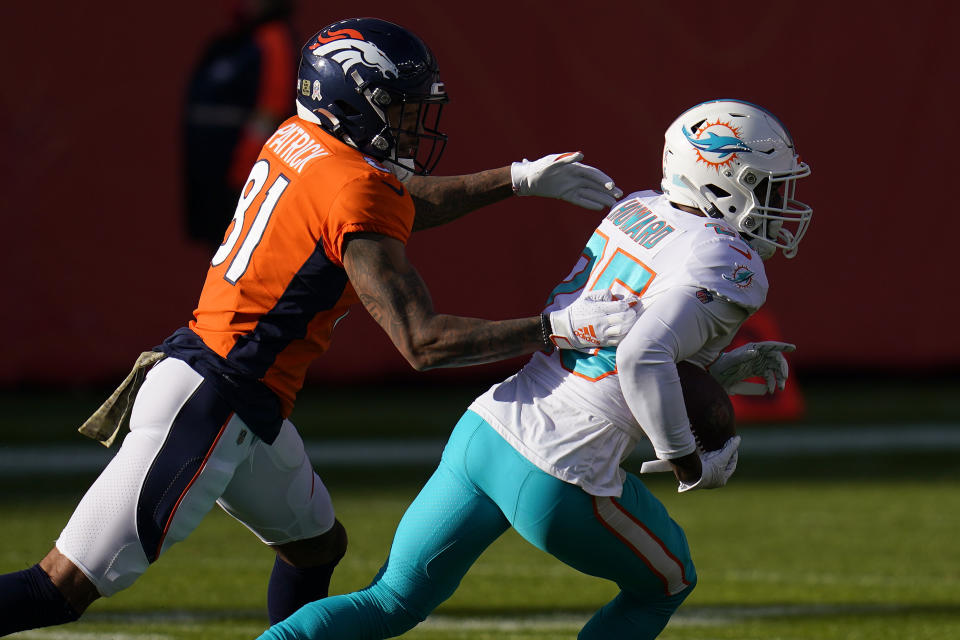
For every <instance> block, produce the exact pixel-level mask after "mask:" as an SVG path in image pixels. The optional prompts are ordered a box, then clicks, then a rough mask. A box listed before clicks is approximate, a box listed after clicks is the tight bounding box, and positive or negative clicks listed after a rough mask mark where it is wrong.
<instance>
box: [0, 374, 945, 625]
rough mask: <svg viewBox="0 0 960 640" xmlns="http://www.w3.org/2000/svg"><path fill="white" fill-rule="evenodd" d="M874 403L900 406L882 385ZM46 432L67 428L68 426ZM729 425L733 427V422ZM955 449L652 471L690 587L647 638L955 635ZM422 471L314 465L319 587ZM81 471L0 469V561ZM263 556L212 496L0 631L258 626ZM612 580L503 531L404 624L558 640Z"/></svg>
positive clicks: (355, 565)
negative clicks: (186, 527) (729, 471)
mask: <svg viewBox="0 0 960 640" xmlns="http://www.w3.org/2000/svg"><path fill="white" fill-rule="evenodd" d="M470 393H472V391H471V392H470ZM449 397H450V401H449V402H446V401H445V402H443V403H440V404H434V405H430V404H429V401H428V400H427V398H428V396H418V397H410V395H409V394H408V393H405V395H404V400H402V401H401V400H400V399H399V398H397V399H396V403H395V404H394V405H393V406H395V407H397V408H398V415H400V416H401V419H405V418H403V416H408V413H409V416H408V417H409V419H411V420H413V419H414V416H415V415H416V413H417V412H420V413H422V412H423V407H424V406H435V407H436V410H435V411H433V412H431V413H430V415H429V416H428V417H426V418H425V419H424V420H423V421H422V424H426V425H428V426H427V427H422V429H423V431H422V432H421V433H419V435H428V434H431V433H432V434H436V433H439V432H442V429H443V428H444V425H446V426H447V427H448V426H449V425H450V424H452V422H451V421H450V420H451V416H452V418H453V419H455V417H456V415H457V414H458V413H459V411H460V410H461V409H462V408H463V406H464V404H465V403H464V402H463V401H462V399H461V398H459V397H456V394H450V396H449ZM5 400H6V401H7V402H5V404H6V408H9V409H10V411H9V412H7V415H8V416H9V415H11V412H12V413H15V412H16V409H15V407H14V404H15V403H14V402H13V401H12V400H11V399H10V398H6V399H5ZM74 400H76V399H74ZM76 401H77V402H80V403H83V402H88V401H87V400H76ZM418 402H419V404H418ZM830 402H831V400H830V399H829V398H827V399H825V398H824V397H818V398H817V399H815V400H814V399H812V398H811V407H814V406H817V407H819V406H823V411H824V413H825V414H828V413H829V407H828V405H829V404H830ZM878 402H879V403H880V404H885V405H889V406H894V405H896V406H897V407H901V408H902V404H900V403H896V402H895V401H894V400H891V399H890V398H889V397H883V398H880V400H878ZM902 402H912V403H913V406H914V407H923V408H924V410H926V411H930V410H931V407H934V409H933V410H934V411H937V412H940V411H943V410H946V411H955V410H954V409H951V407H952V406H953V405H952V404H950V403H948V402H946V401H943V400H942V399H941V400H938V401H932V400H930V399H928V398H926V397H924V399H923V400H922V401H918V399H917V398H916V397H912V398H906V399H901V403H902ZM923 403H926V404H923ZM69 404H70V401H68V400H65V401H64V402H62V403H59V404H58V405H57V406H58V407H59V408H53V406H52V405H51V408H52V415H51V416H50V417H49V421H45V420H42V419H41V420H36V416H34V418H35V423H37V424H39V425H40V426H38V427H37V430H36V431H34V432H33V434H34V438H31V439H30V440H34V441H35V440H36V436H37V434H47V435H52V434H54V433H55V434H58V437H57V438H55V439H58V438H59V434H62V433H64V432H66V433H69V431H70V429H72V428H74V424H73V423H76V422H77V420H76V419H75V418H74V419H73V420H72V423H71V424H70V425H69V426H68V427H67V428H66V429H64V427H62V426H59V427H57V426H55V425H56V424H57V423H58V421H62V420H63V419H64V418H63V416H62V415H60V412H62V411H65V409H63V405H69ZM305 404H306V406H307V407H309V406H310V404H311V403H310V402H307V403H305ZM384 404H385V405H388V404H389V403H387V402H385V403H384ZM317 405H318V407H320V406H322V405H323V403H320V402H318V403H317ZM937 407H939V408H937ZM874 410H877V409H874ZM318 411H319V414H318V415H317V416H313V414H311V413H310V409H309V408H308V409H306V410H304V411H302V413H301V415H300V416H298V417H297V420H298V422H299V423H300V424H301V425H304V424H306V423H310V424H312V422H313V420H314V418H317V419H319V415H320V414H322V415H323V419H324V420H325V421H328V423H329V422H338V423H339V422H341V421H342V420H344V419H346V417H347V416H349V415H350V414H349V413H348V412H347V411H346V410H345V409H339V408H338V409H329V410H324V411H320V410H319V408H318ZM870 411H871V410H870V409H869V408H867V413H869V412H870ZM836 412H837V413H838V414H840V415H846V414H847V413H849V414H850V415H852V416H854V417H855V416H856V411H855V410H853V409H851V408H850V407H849V406H846V405H845V406H843V407H836ZM845 412H846V413H845ZM361 413H363V412H361ZM909 415H910V416H912V417H914V418H916V417H918V416H919V418H920V419H921V420H924V419H931V420H934V421H945V422H953V423H954V424H960V420H956V421H954V418H955V416H953V415H946V416H943V415H941V414H939V413H938V414H937V415H935V416H933V417H931V416H929V415H926V414H924V411H923V410H920V409H917V410H914V411H913V412H912V413H910V414H909ZM371 416H372V414H371ZM83 417H84V416H80V420H82V418H83ZM354 417H356V416H354ZM884 417H885V418H887V420H886V422H888V423H889V422H890V421H891V420H894V421H895V420H897V419H898V417H897V416H891V415H890V413H889V409H888V411H887V413H885V414H884ZM371 419H372V417H371ZM381 422H382V421H381ZM304 430H305V431H309V427H305V429H304ZM349 431H350V430H349V429H346V430H345V431H344V433H349ZM354 435H355V434H354ZM380 435H382V434H380ZM41 437H44V436H41ZM63 437H64V438H66V440H68V441H69V440H73V441H74V442H78V441H77V440H74V439H73V436H69V435H68V436H63ZM744 437H745V438H747V437H749V430H745V433H744ZM23 441H26V440H23ZM90 446H96V445H93V444H91V445H90ZM956 455H957V451H939V452H938V451H932V452H919V453H918V452H912V453H901V452H884V453H873V454H869V455H862V456H860V455H847V454H845V455H842V456H818V457H813V456H809V455H807V456H792V455H791V452H790V451H784V452H783V455H782V456H775V457H770V456H766V457H763V458H759V459H744V458H741V464H740V467H739V469H738V471H737V474H736V475H735V476H734V479H733V482H732V483H731V484H730V485H729V486H728V487H726V488H725V489H722V490H719V491H711V492H701V493H693V494H689V495H683V496H680V495H677V494H676V493H675V491H674V488H673V486H672V484H671V483H670V482H668V481H667V479H666V477H665V476H658V477H655V478H653V479H651V481H650V482H648V485H649V486H650V487H651V489H652V490H653V491H654V492H655V493H656V494H657V495H658V497H660V499H661V500H663V501H664V503H665V504H666V505H667V506H668V508H669V509H670V511H671V512H672V514H673V516H674V518H675V519H676V520H677V521H678V522H680V523H681V524H682V525H683V526H684V528H685V529H686V531H687V536H688V538H689V540H690V544H691V548H692V550H693V554H694V560H695V562H696V564H697V569H698V573H699V576H700V583H699V586H698V587H697V589H696V591H695V592H694V593H693V595H692V596H691V597H690V598H689V599H688V600H687V602H686V603H685V604H684V606H683V607H681V609H680V611H679V612H678V614H677V615H676V616H675V617H674V619H673V621H672V622H671V624H670V625H669V626H668V627H667V629H666V631H664V633H663V634H662V636H661V637H662V638H664V639H665V640H671V639H672V640H680V639H684V640H685V639H693V638H696V639H698V640H712V639H733V638H736V639H744V640H754V639H755V640H799V639H805V640H860V639H862V640H867V639H869V640H886V639H890V640H893V639H896V640H902V639H911V640H933V639H938V640H939V639H943V640H948V639H953V638H960V545H958V544H957V542H956V539H957V531H960V508H958V507H960V465H958V464H957V462H956ZM429 472H430V469H428V468H410V467H404V468H398V469H382V468H381V469H376V470H369V469H367V470H344V469H336V470H332V471H331V472H330V473H327V474H325V480H326V481H327V484H328V486H329V488H330V490H331V493H332V494H333V496H334V499H335V503H336V505H337V509H338V514H339V517H340V518H341V520H342V521H343V522H344V524H345V525H346V526H347V529H348V531H349V533H350V538H351V543H350V551H349V553H348V555H347V557H346V558H345V559H344V561H343V562H342V563H341V565H340V567H339V568H338V570H337V572H336V574H335V576H334V582H333V590H334V591H336V592H343V591H348V590H353V589H356V588H359V587H362V586H365V585H366V584H367V583H368V582H369V580H370V578H371V577H372V576H373V575H374V573H375V572H376V570H377V569H378V567H379V565H380V563H381V562H382V561H383V559H384V557H385V554H386V552H387V548H388V545H389V542H390V539H391V537H392V533H393V529H394V527H395V525H396V523H397V521H398V520H399V518H400V516H401V514H402V513H403V510H404V508H405V506H406V504H407V503H408V502H409V501H410V499H411V498H412V497H413V496H414V495H415V493H416V491H417V489H418V488H419V484H420V483H421V482H422V481H423V480H424V479H425V478H426V476H427V475H428V474H429ZM90 479H91V476H89V475H84V476H77V477H73V476H70V477H49V478H42V477H29V478H25V477H9V476H4V477H0V513H2V516H0V572H7V571H12V570H17V569H21V568H25V567H26V566H29V565H30V564H32V563H33V562H36V561H37V560H38V559H39V558H40V557H41V556H42V555H43V554H44V553H45V552H46V551H47V550H48V549H49V547H50V545H51V543H52V541H53V539H54V538H55V537H56V535H57V534H58V532H59V530H60V528H61V527H62V525H63V523H64V522H65V521H66V519H67V517H68V516H69V514H70V512H71V510H72V508H73V506H74V504H75V502H76V501H77V499H78V498H79V496H80V495H82V492H83V490H84V489H85V487H86V485H87V483H88V482H89V481H90ZM272 562H273V554H272V553H271V552H270V551H269V550H268V549H266V548H264V547H263V546H262V545H260V544H259V543H258V542H257V541H256V539H255V538H254V537H253V536H252V535H251V534H250V533H248V532H247V531H246V529H244V528H243V527H241V526H239V525H238V524H236V523H234V522H233V521H232V520H230V518H229V517H227V516H225V515H224V514H222V513H220V512H219V511H217V512H214V513H212V514H211V515H210V516H209V517H208V518H207V519H206V520H205V521H204V522H203V524H202V525H201V526H200V528H199V529H198V530H197V531H196V532H195V533H194V535H193V536H191V538H189V539H188V540H187V541H186V542H184V543H182V544H180V545H178V546H177V547H175V548H174V549H172V550H171V551H170V552H169V554H167V555H165V556H164V558H163V559H162V560H161V561H160V562H159V563H157V564H156V565H155V566H154V567H152V568H151V570H150V571H149V572H148V573H147V575H145V576H144V577H143V578H142V579H141V581H140V582H138V583H137V585H136V586H135V587H134V588H132V589H129V590H128V591H125V592H123V593H121V594H119V595H117V596H115V597H113V598H110V599H107V600H101V601H99V602H97V603H95V604H94V605H93V607H91V609H90V611H89V612H88V614H87V615H86V616H85V618H84V620H82V621H81V622H80V623H77V624H74V625H70V626H67V627H59V628H52V629H49V630H42V631H33V632H25V633H22V634H19V635H17V636H14V637H16V638H24V639H26V638H37V639H41V638H43V639H47V640H53V639H56V640H60V639H64V640H66V639H90V640H92V639H94V638H97V639H100V638H107V639H117V640H126V639H139V640H167V639H170V640H172V639H180V638H183V639H187V638H189V639H201V638H202V639H204V640H219V639H221V638H224V639H225V638H231V639H241V638H255V637H256V636H257V635H258V634H259V633H260V632H261V631H262V630H263V629H264V628H265V626H266V612H265V605H264V601H265V591H266V583H267V578H268V575H269V571H270V567H271V565H272ZM614 593H615V588H613V587H612V585H609V584H607V583H605V582H604V581H601V580H597V579H595V578H590V577H587V576H583V575H580V574H578V573H576V572H575V571H573V570H571V569H568V568H567V567H565V566H564V565H562V564H560V563H559V562H557V561H555V560H554V559H552V558H550V557H549V556H547V555H545V554H544V553H542V552H540V551H538V550H536V549H534V548H533V547H530V546H529V545H527V544H526V543H525V542H524V541H523V540H522V539H521V538H519V536H517V535H515V534H513V533H512V532H508V534H507V535H505V536H504V537H503V538H501V539H500V540H499V541H497V543H495V544H494V545H493V546H492V547H491V548H490V549H489V550H488V551H487V553H486V554H485V555H484V556H483V557H482V558H481V560H480V561H479V562H478V563H477V565H476V566H475V567H474V568H473V570H472V571H471V572H470V573H469V574H468V576H467V578H466V579H465V580H464V582H463V584H462V585H461V587H460V589H459V591H458V592H457V593H456V594H455V595H454V597H453V598H452V599H450V600H449V601H448V602H447V603H445V604H444V605H443V606H442V607H441V608H440V609H438V611H437V612H436V613H435V615H434V616H432V617H431V618H430V619H429V620H428V621H427V622H426V623H424V624H423V625H421V627H418V628H417V629H415V630H414V631H412V632H411V633H409V634H408V635H407V636H405V637H409V638H411V639H421V640H454V639H458V640H459V639H463V640H487V639H490V640H492V639H494V638H495V639H496V640H521V639H522V640H528V639H544V638H575V637H576V633H577V630H578V629H579V627H580V625H582V624H583V622H584V621H585V620H586V619H587V618H588V617H589V616H590V615H591V613H592V611H593V610H595V609H596V608H597V607H599V606H600V605H602V604H603V603H604V602H606V601H607V600H608V599H609V598H610V597H612V596H613V595H614Z"/></svg>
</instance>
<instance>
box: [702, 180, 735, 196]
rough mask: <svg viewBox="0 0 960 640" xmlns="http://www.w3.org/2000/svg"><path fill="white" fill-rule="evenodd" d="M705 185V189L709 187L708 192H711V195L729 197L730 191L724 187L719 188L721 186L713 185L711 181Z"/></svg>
mask: <svg viewBox="0 0 960 640" xmlns="http://www.w3.org/2000/svg"><path fill="white" fill-rule="evenodd" d="M705 186H706V187H707V189H710V192H711V193H712V194H713V195H715V196H717V197H718V198H729V197H730V192H729V191H727V190H726V189H723V188H721V187H718V186H717V185H715V184H713V183H710V184H707V185H705Z"/></svg>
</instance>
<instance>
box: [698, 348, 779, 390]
mask: <svg viewBox="0 0 960 640" xmlns="http://www.w3.org/2000/svg"><path fill="white" fill-rule="evenodd" d="M796 348H797V347H796V346H794V345H792V344H788V343H786V342H751V343H749V344H745V345H743V346H742V347H737V348H736V349H733V350H732V351H727V352H724V353H721V354H720V357H718V358H717V359H716V360H715V361H714V362H713V364H711V365H710V366H709V367H708V368H707V371H709V372H710V375H712V376H713V377H714V379H715V380H716V381H717V382H719V383H720V384H721V386H723V388H724V389H726V391H727V393H728V394H729V395H731V396H733V395H737V394H740V395H745V396H762V395H764V394H767V393H773V391H774V389H777V388H779V389H780V390H781V391H782V390H783V388H784V386H785V385H786V384H787V376H788V375H789V370H788V367H787V359H786V358H784V357H783V354H784V352H787V353H789V352H791V351H793V350H795V349H796ZM755 376H761V377H763V378H765V379H766V384H760V383H759V382H745V380H747V379H748V378H753V377H755Z"/></svg>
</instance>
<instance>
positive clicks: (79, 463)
mask: <svg viewBox="0 0 960 640" xmlns="http://www.w3.org/2000/svg"><path fill="white" fill-rule="evenodd" d="M741 435H742V436H743V442H742V443H741V445H740V451H741V454H742V455H744V456H756V457H762V456H770V455H780V456H782V455H785V454H787V455H790V456H804V455H823V454H843V453H871V452H875V453H880V452H885V451H886V452H889V451H902V452H904V453H909V452H922V451H960V425H950V424H934V425H930V424H927V425H924V424H916V425H911V424H905V425H896V426H882V427H880V426H877V427H869V426H868V427H861V426H835V427H831V426H817V427H806V426H802V425H791V426H784V427H780V426H778V427H747V428H744V429H741ZM443 445H444V442H443V440H440V439H422V438H421V439H412V440H403V441H399V440H397V441H394V440H337V441H329V442H326V441H308V442H307V443H306V446H307V453H308V454H309V455H310V459H311V460H312V461H313V464H314V465H315V466H317V467H318V468H321V469H322V468H323V467H345V466H352V467H362V466H371V465H387V466H389V465H394V466H402V465H410V466H417V465H425V464H434V463H436V462H437V461H438V460H439V459H440V452H441V451H443ZM116 449H117V446H114V448H113V449H105V448H104V447H102V446H99V445H97V444H96V443H94V442H92V441H91V442H81V443H79V444H76V445H66V446H64V445H54V446H5V445H2V444H0V476H13V475H20V476H23V475H53V474H64V473H86V472H90V471H98V470H99V469H102V468H103V467H104V466H105V465H106V464H107V462H109V461H110V458H111V457H112V456H113V453H114V452H115V451H116ZM633 455H634V456H635V457H638V458H643V459H647V458H648V457H649V456H650V455H652V450H651V449H650V446H649V444H648V443H647V442H642V443H641V444H640V445H639V446H638V447H637V451H636V452H635V453H634V454H633Z"/></svg>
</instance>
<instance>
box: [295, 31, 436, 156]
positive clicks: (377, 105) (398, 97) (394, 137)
mask: <svg viewBox="0 0 960 640" xmlns="http://www.w3.org/2000/svg"><path fill="white" fill-rule="evenodd" d="M447 100H448V98H447V93H446V91H445V89H444V86H443V83H442V82H440V72H439V70H438V68H437V62H436V59H435V58H434V56H433V53H431V51H430V49H429V48H428V47H427V45H426V44H424V43H423V41H422V40H420V38H418V37H417V36H415V35H414V34H412V33H410V32H409V31H407V30H406V29H404V28H403V27H400V26H398V25H395V24H393V23H390V22H386V21H384V20H379V19H377V18H351V19H349V20H341V21H340V22H336V23H334V24H331V25H330V26H328V27H325V28H323V29H321V30H320V32H319V33H317V34H316V35H314V36H313V37H312V38H310V40H309V41H308V42H307V44H306V45H304V47H303V49H302V51H301V57H300V71H299V76H298V79H297V115H299V116H300V117H301V118H303V119H304V120H307V121H309V122H314V123H316V124H318V125H320V126H321V127H323V129H324V130H326V131H327V132H328V133H330V134H332V135H334V136H336V137H337V138H339V139H340V140H342V141H343V142H345V143H346V144H348V145H350V146H352V147H354V148H356V149H358V150H360V151H361V152H362V153H365V154H367V155H370V156H373V157H374V158H377V159H378V160H385V161H388V162H391V163H393V164H395V165H399V166H401V167H403V168H405V169H407V170H408V171H412V172H413V173H416V174H418V175H427V174H429V173H430V171H432V170H433V168H434V167H436V165H437V162H439V160H440V156H441V154H442V153H443V149H444V147H445V146H446V142H447V136H445V135H444V134H442V133H440V131H439V130H438V129H437V126H438V124H439V121H440V113H441V111H442V107H443V104H445V103H446V102H447ZM414 117H415V119H414ZM424 142H426V143H429V144H423V143H424Z"/></svg>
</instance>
